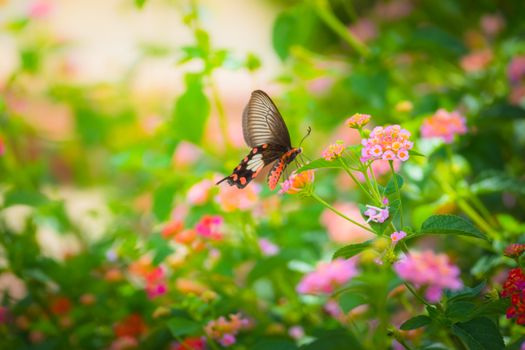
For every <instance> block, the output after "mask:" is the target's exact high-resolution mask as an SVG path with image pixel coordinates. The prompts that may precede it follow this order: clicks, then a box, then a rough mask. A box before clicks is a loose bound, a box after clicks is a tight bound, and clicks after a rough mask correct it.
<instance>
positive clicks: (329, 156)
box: [322, 143, 345, 161]
mask: <svg viewBox="0 0 525 350" xmlns="http://www.w3.org/2000/svg"><path fill="white" fill-rule="evenodd" d="M344 150H345V146H344V145H342V144H340V143H333V144H331V145H330V146H328V147H327V148H326V149H325V150H324V151H323V154H322V156H323V158H324V159H326V160H327V161H332V160H335V159H337V158H339V157H341V154H343V151H344Z"/></svg>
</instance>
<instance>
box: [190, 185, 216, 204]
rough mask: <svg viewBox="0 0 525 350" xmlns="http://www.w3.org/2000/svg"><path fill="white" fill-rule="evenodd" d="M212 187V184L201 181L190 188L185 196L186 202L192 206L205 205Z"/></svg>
mask: <svg viewBox="0 0 525 350" xmlns="http://www.w3.org/2000/svg"><path fill="white" fill-rule="evenodd" d="M213 185H214V184H213V182H212V181H210V180H202V181H201V182H197V183H196V184H194V185H193V186H191V187H190V189H189V190H188V193H187V194H186V198H187V200H188V202H189V203H190V204H193V205H202V204H204V203H206V202H207V201H208V198H209V195H210V190H211V189H212V188H213Z"/></svg>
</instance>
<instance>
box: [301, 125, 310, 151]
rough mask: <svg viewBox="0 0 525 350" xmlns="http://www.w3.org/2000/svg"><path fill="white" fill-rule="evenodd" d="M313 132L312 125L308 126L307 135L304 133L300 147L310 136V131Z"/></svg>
mask: <svg viewBox="0 0 525 350" xmlns="http://www.w3.org/2000/svg"><path fill="white" fill-rule="evenodd" d="M311 132H312V128H311V127H308V129H307V131H306V135H304V137H303V139H302V140H301V142H300V143H299V147H301V145H302V144H303V141H304V140H305V139H306V138H307V137H308V136H310V133H311Z"/></svg>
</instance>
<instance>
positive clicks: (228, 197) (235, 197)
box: [215, 183, 261, 212]
mask: <svg viewBox="0 0 525 350" xmlns="http://www.w3.org/2000/svg"><path fill="white" fill-rule="evenodd" d="M260 191H261V186H260V185H259V184H257V183H252V184H250V186H247V187H245V188H243V189H239V188H237V187H234V186H220V188H219V193H218V194H217V196H216V197H215V201H216V202H217V203H219V205H220V206H221V208H222V210H224V211H225V212H232V211H235V210H241V211H246V210H250V209H253V208H254V207H255V206H256V205H257V203H259V192H260Z"/></svg>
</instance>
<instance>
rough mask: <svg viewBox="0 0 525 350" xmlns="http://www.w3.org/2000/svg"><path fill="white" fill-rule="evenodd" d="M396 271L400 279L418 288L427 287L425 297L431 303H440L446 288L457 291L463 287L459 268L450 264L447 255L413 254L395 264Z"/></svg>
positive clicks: (432, 253)
mask: <svg viewBox="0 0 525 350" xmlns="http://www.w3.org/2000/svg"><path fill="white" fill-rule="evenodd" d="M394 270H395V271H396V273H397V274H398V276H399V277H400V278H402V279H404V280H405V281H408V282H411V283H413V284H414V285H415V286H416V287H417V288H420V287H426V292H425V297H426V298H427V299H428V300H429V301H430V302H438V301H439V300H440V299H441V295H442V294H443V289H444V288H448V289H452V290H457V289H460V288H461V287H462V286H463V282H462V281H461V279H460V278H459V274H460V270H459V268H458V267H457V266H455V265H452V264H451V263H450V261H449V258H448V256H447V255H446V254H435V253H434V252H432V251H430V250H427V251H423V252H411V253H410V255H408V256H406V257H405V258H403V259H402V260H400V261H398V262H396V263H395V264H394Z"/></svg>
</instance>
